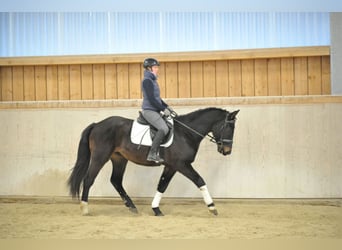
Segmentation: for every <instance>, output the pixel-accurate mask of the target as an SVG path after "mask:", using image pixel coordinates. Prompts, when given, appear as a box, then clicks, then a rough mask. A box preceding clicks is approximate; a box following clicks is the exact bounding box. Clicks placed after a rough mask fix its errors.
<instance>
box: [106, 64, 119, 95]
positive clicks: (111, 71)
mask: <svg viewBox="0 0 342 250" xmlns="http://www.w3.org/2000/svg"><path fill="white" fill-rule="evenodd" d="M105 98H106V99H117V98H118V92H117V83H116V64H105Z"/></svg>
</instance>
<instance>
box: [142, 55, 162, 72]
mask: <svg viewBox="0 0 342 250" xmlns="http://www.w3.org/2000/svg"><path fill="white" fill-rule="evenodd" d="M143 66H144V68H145V69H146V70H149V71H152V72H155V70H157V71H158V68H159V66H160V63H159V62H158V61H157V59H154V58H146V59H145V60H144V63H143Z"/></svg>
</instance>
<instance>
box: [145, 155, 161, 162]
mask: <svg viewBox="0 0 342 250" xmlns="http://www.w3.org/2000/svg"><path fill="white" fill-rule="evenodd" d="M147 160H148V161H154V162H155V163H163V162H164V159H163V158H161V157H160V156H159V155H156V156H155V157H154V156H152V155H148V156H147Z"/></svg>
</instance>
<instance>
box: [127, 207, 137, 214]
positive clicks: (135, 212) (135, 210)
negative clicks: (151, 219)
mask: <svg viewBox="0 0 342 250" xmlns="http://www.w3.org/2000/svg"><path fill="white" fill-rule="evenodd" d="M129 211H131V212H132V213H134V214H138V209H137V208H136V207H130V208H129Z"/></svg>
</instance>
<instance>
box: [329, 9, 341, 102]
mask: <svg viewBox="0 0 342 250" xmlns="http://www.w3.org/2000/svg"><path fill="white" fill-rule="evenodd" d="M330 36H331V52H330V53H331V57H330V60H331V93H332V94H333V95H341V94H342V74H341V68H342V13H341V12H335V13H330Z"/></svg>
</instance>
